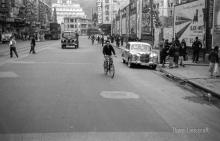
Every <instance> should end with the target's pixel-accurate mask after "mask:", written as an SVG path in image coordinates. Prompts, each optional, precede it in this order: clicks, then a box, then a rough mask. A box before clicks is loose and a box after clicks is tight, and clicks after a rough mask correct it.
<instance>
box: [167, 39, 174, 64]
mask: <svg viewBox="0 0 220 141" xmlns="http://www.w3.org/2000/svg"><path fill="white" fill-rule="evenodd" d="M168 54H169V68H173V65H174V56H175V45H174V43H173V44H172V45H171V46H170V48H169V50H168Z"/></svg>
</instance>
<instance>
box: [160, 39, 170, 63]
mask: <svg viewBox="0 0 220 141" xmlns="http://www.w3.org/2000/svg"><path fill="white" fill-rule="evenodd" d="M168 50H169V43H168V40H165V43H164V47H163V48H162V49H161V52H160V58H161V59H160V61H161V64H162V67H165V63H166V57H167V55H168Z"/></svg>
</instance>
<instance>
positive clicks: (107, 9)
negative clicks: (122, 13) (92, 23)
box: [97, 0, 129, 24]
mask: <svg viewBox="0 0 220 141" xmlns="http://www.w3.org/2000/svg"><path fill="white" fill-rule="evenodd" d="M128 4H129V0H97V13H98V19H99V24H111V22H112V20H113V19H114V18H115V16H116V15H117V14H118V10H119V9H122V8H123V7H125V6H127V5H128Z"/></svg>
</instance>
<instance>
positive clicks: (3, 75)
mask: <svg viewBox="0 0 220 141" xmlns="http://www.w3.org/2000/svg"><path fill="white" fill-rule="evenodd" d="M16 77H18V75H17V74H16V73H14V72H0V78H16Z"/></svg>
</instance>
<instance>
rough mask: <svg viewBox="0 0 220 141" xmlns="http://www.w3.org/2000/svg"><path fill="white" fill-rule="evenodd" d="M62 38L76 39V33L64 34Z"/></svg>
mask: <svg viewBox="0 0 220 141" xmlns="http://www.w3.org/2000/svg"><path fill="white" fill-rule="evenodd" d="M62 36H63V37H71V38H76V33H74V32H64V33H63V35H62Z"/></svg>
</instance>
